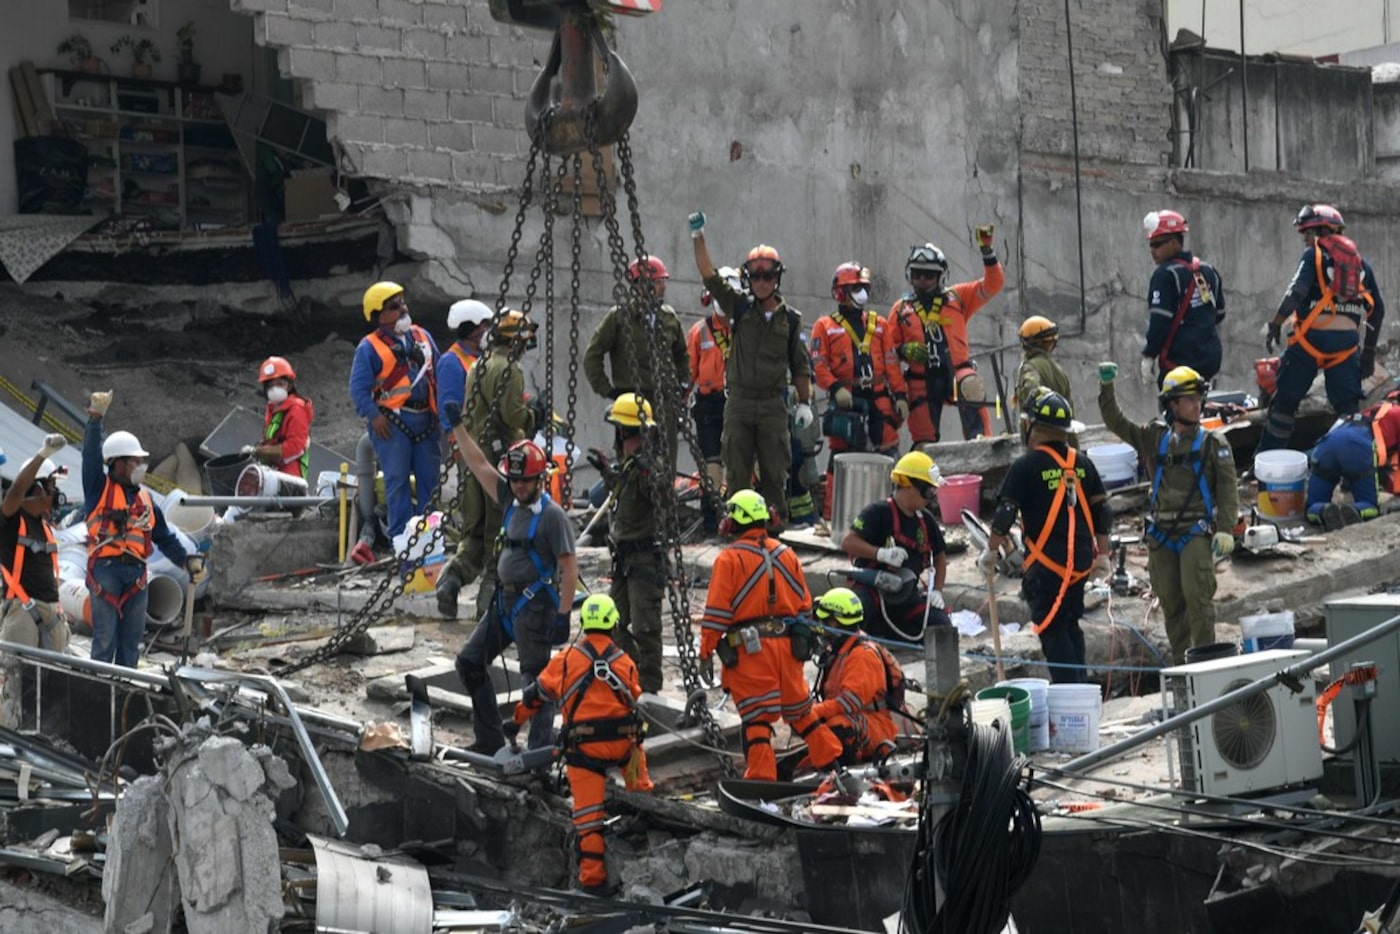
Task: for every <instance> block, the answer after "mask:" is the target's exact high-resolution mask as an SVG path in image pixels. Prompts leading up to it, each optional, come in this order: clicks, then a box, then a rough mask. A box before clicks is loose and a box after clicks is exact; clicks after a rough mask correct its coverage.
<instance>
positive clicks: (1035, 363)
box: [1016, 347, 1079, 448]
mask: <svg viewBox="0 0 1400 934" xmlns="http://www.w3.org/2000/svg"><path fill="white" fill-rule="evenodd" d="M1041 386H1044V387H1045V388H1046V389H1048V390H1050V391H1051V392H1058V393H1059V394H1060V395H1062V396H1064V397H1065V400H1066V401H1068V402H1069V404H1070V406H1071V407H1073V406H1074V394H1073V393H1072V392H1070V388H1069V374H1068V373H1066V372H1065V369H1064V367H1062V366H1060V365H1059V364H1058V363H1056V362H1055V360H1054V358H1053V357H1051V356H1050V354H1049V353H1048V352H1046V351H1045V350H1044V349H1042V348H1040V347H1027V348H1025V355H1024V356H1023V357H1021V368H1020V370H1018V371H1017V373H1016V404H1017V405H1018V406H1019V407H1020V408H1021V411H1022V412H1024V411H1025V410H1026V409H1025V407H1026V403H1027V402H1028V401H1029V400H1030V398H1031V396H1032V395H1033V394H1034V393H1035V391H1036V390H1037V389H1039V388H1040V387H1041ZM1069 444H1070V447H1076V448H1077V447H1079V437H1078V436H1077V435H1074V434H1071V435H1070V436H1069Z"/></svg>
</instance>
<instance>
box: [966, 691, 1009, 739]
mask: <svg viewBox="0 0 1400 934" xmlns="http://www.w3.org/2000/svg"><path fill="white" fill-rule="evenodd" d="M969 711H970V712H971V714H972V722H973V723H981V724H983V725H984V726H991V725H992V724H993V723H996V722H1000V723H1001V728H1002V729H1003V730H1005V731H1006V734H1007V735H1008V736H1010V735H1011V702H1010V701H1008V700H1007V699H1006V698H1004V697H989V698H986V699H983V700H974V701H972V705H971V707H970V708H969Z"/></svg>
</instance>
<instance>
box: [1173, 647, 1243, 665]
mask: <svg viewBox="0 0 1400 934" xmlns="http://www.w3.org/2000/svg"><path fill="white" fill-rule="evenodd" d="M1238 654H1240V647H1239V646H1237V645H1235V643H1233V642H1211V643H1209V644H1207V645H1193V646H1191V648H1189V649H1187V650H1186V664H1188V665H1194V664H1196V663H1197V662H1208V661H1211V660H1212V659H1216V658H1232V657H1234V656H1236V655H1238Z"/></svg>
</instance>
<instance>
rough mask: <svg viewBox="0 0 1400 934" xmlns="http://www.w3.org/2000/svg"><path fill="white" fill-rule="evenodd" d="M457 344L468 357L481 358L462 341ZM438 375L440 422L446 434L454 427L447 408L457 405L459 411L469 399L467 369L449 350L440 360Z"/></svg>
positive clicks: (477, 352)
mask: <svg viewBox="0 0 1400 934" xmlns="http://www.w3.org/2000/svg"><path fill="white" fill-rule="evenodd" d="M457 343H458V344H460V345H461V347H462V350H463V351H464V352H466V354H467V355H468V356H470V357H478V356H480V353H481V352H480V351H478V350H476V349H474V348H472V347H470V346H469V345H467V344H464V343H462V342H461V341H458V342H457ZM473 365H475V363H473ZM437 374H438V378H437V393H438V421H439V422H441V423H442V430H443V431H444V432H450V431H451V430H452V426H451V425H450V424H449V423H448V421H447V407H448V406H449V405H456V406H457V407H458V408H459V409H460V408H461V407H462V403H463V401H464V400H465V399H466V397H467V369H466V367H464V366H463V365H462V359H461V358H460V357H458V356H457V355H456V354H455V353H453V352H452V350H451V348H449V349H448V351H447V353H445V354H443V355H442V356H441V357H439V358H438V370H437Z"/></svg>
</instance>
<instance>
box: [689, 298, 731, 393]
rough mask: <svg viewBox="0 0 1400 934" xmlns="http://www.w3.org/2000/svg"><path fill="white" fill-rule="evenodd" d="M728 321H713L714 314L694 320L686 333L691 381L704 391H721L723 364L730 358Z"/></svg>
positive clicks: (722, 386) (722, 388) (722, 385)
mask: <svg viewBox="0 0 1400 934" xmlns="http://www.w3.org/2000/svg"><path fill="white" fill-rule="evenodd" d="M729 346H730V335H729V327H728V325H720V326H718V327H717V326H716V325H715V318H714V315H709V316H708V317H706V318H704V319H702V320H700V321H697V322H695V323H694V324H693V325H691V327H690V333H689V334H688V335H687V336H686V349H687V350H688V352H689V355H690V381H691V382H692V383H694V384H695V391H696V392H699V393H701V394H703V395H710V394H713V393H717V392H724V366H725V363H726V362H727V361H728V360H729Z"/></svg>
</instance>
